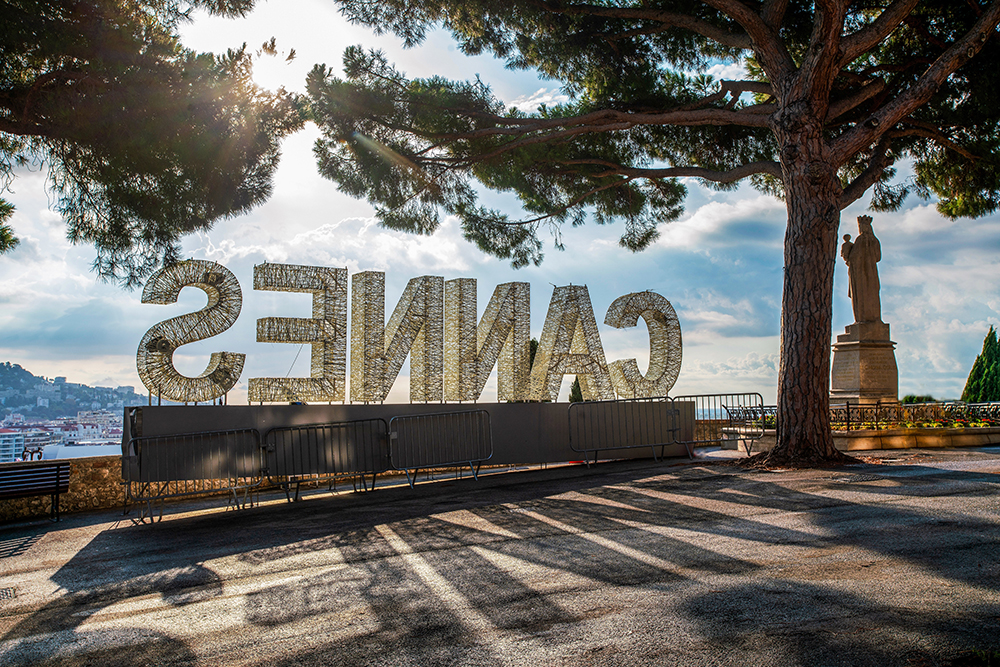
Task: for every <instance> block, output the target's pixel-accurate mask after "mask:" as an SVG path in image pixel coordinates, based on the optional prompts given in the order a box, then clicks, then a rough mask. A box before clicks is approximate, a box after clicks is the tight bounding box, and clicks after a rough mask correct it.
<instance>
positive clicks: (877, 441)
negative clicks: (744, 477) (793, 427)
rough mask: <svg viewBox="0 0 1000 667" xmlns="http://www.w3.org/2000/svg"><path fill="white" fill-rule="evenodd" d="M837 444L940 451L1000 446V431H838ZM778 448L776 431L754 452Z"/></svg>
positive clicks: (729, 443)
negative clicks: (775, 437)
mask: <svg viewBox="0 0 1000 667" xmlns="http://www.w3.org/2000/svg"><path fill="white" fill-rule="evenodd" d="M833 444H834V446H835V447H836V448H837V449H839V450H840V451H842V452H856V451H865V450H873V449H938V448H944V447H986V446H989V445H1000V428H894V429H886V430H884V431H875V430H864V431H834V432H833ZM773 447H774V429H769V430H766V431H764V437H762V438H761V439H760V440H758V441H757V442H755V443H754V445H753V453H757V452H763V451H770V450H771V449H772V448H773ZM737 448H739V449H742V443H741V442H740V441H739V440H736V439H732V440H725V441H723V449H737Z"/></svg>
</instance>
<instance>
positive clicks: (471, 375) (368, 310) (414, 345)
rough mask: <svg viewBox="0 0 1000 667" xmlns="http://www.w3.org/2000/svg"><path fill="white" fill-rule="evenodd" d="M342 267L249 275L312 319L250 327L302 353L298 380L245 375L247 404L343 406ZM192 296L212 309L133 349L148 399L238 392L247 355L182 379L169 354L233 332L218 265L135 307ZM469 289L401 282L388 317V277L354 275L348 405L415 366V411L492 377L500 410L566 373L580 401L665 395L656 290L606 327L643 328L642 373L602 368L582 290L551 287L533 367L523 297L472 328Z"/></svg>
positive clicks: (160, 328)
mask: <svg viewBox="0 0 1000 667" xmlns="http://www.w3.org/2000/svg"><path fill="white" fill-rule="evenodd" d="M347 279H348V275H347V269H331V268H325V267H318V266H298V265H292V264H270V263H265V264H261V265H258V266H255V267H254V289H256V290H271V291H281V292H305V293H308V294H311V295H312V317H303V318H299V317H265V318H261V319H259V320H257V341H258V342H262V343H297V344H302V345H304V344H308V345H310V346H311V349H312V365H311V374H310V377H307V378H251V379H250V382H249V391H248V398H249V400H250V401H252V402H271V403H274V402H281V403H287V402H295V401H304V402H310V401H311V402H326V401H343V400H346V398H347V386H346V385H347V343H348V335H347V315H348V313H347V303H348V295H347V282H348V280H347ZM188 286H191V287H196V288H198V289H201V290H203V291H204V292H205V293H206V294H207V295H208V305H207V306H205V308H203V309H202V310H200V311H198V312H196V313H188V314H186V315H181V316H179V317H174V318H171V319H169V320H165V321H163V322H160V323H159V324H156V325H155V326H153V327H152V328H150V329H149V331H147V332H146V335H145V336H143V337H142V340H141V341H140V343H139V349H138V352H137V354H136V366H137V368H138V371H139V378H140V379H141V380H142V382H143V384H144V385H146V387H147V388H148V389H149V391H150V392H151V393H152V394H155V395H157V396H159V397H161V398H166V399H168V400H173V401H183V402H192V401H193V402H199V401H210V400H213V399H215V398H218V397H220V396H223V395H224V394H225V393H226V392H228V391H229V390H230V389H232V387H233V386H235V384H236V382H237V380H239V377H240V374H241V373H242V371H243V362H244V361H245V359H246V355H244V354H237V353H235V352H215V353H212V356H211V359H210V361H209V365H208V368H207V369H206V370H205V372H204V373H202V374H201V375H199V376H198V377H187V376H184V375H181V374H180V373H179V372H178V371H177V370H176V369H175V368H174V366H173V353H174V350H176V349H177V348H178V347H180V346H181V345H184V344H185V343H192V342H195V341H199V340H204V339H206V338H211V337H212V336H215V335H218V334H220V333H222V332H223V331H225V330H227V329H229V328H230V327H231V326H232V325H233V323H235V322H236V319H237V317H238V316H239V313H240V308H241V305H242V291H241V289H240V285H239V282H238V281H237V280H236V277H235V276H234V275H233V274H232V273H231V272H230V271H229V270H228V269H226V268H225V267H224V266H222V265H221V264H217V263H215V262H208V261H203V260H189V261H185V262H179V263H177V264H174V265H172V266H169V267H167V268H164V269H161V270H159V271H157V272H156V273H155V274H154V275H153V277H152V278H150V280H149V283H148V284H147V285H146V288H145V289H144V290H143V293H142V301H143V303H160V304H169V303H176V301H177V296H178V294H179V293H180V290H181V289H182V288H184V287H188ZM476 301H477V300H476V280H475V279H474V278H456V279H454V280H448V281H445V280H444V279H443V278H441V277H438V276H421V277H419V278H413V279H411V280H410V281H409V283H408V284H407V286H406V289H405V290H403V295H402V296H401V297H400V299H399V302H398V303H397V304H396V307H395V308H394V310H393V312H392V315H391V316H390V317H389V321H388V322H386V321H385V274H384V273H381V272H379V271H364V272H361V273H356V274H354V275H353V276H352V277H351V313H350V315H351V332H350V347H351V355H350V356H351V363H350V378H351V380H350V398H351V400H352V401H359V402H381V401H384V400H385V399H386V397H387V396H388V394H389V390H390V389H391V388H392V384H393V382H395V380H396V376H397V375H399V370H400V368H401V367H402V365H403V362H404V361H405V360H406V357H407V356H409V358H410V400H411V401H427V402H438V401H475V400H478V399H479V396H480V395H481V394H482V392H483V388H484V387H485V385H486V381H487V379H488V378H489V376H490V373H491V372H492V370H493V368H494V367H495V368H496V369H497V398H498V400H501V401H554V400H556V398H557V396H558V393H559V387H560V385H561V384H562V379H563V376H565V375H575V376H577V378H579V380H580V388H581V390H582V392H583V396H584V398H585V399H587V400H609V399H614V398H615V395H616V394H617V395H618V396H619V397H621V398H644V397H651V396H666V395H667V392H669V391H670V389H671V387H673V385H674V382H675V381H676V380H677V375H678V373H679V372H680V367H681V329H680V323H679V322H678V321H677V315H676V313H675V312H674V309H673V307H672V306H671V305H670V302H669V301H667V300H666V299H665V298H663V297H662V296H660V295H659V294H656V293H655V292H635V293H633V294H626V295H625V296H622V297H619V298H618V299H616V300H615V301H614V303H612V304H611V306H610V308H608V311H607V315H606V316H605V318H604V322H605V324H607V325H609V326H612V327H615V328H626V327H634V326H636V325H637V324H638V321H639V318H642V319H643V321H644V322H645V323H646V327H647V329H648V331H649V369H648V371H647V373H646V375H643V374H642V373H641V372H640V371H639V367H638V364H637V363H636V361H635V359H624V360H618V361H613V362H611V363H610V364H608V363H607V361H606V360H605V356H604V348H603V346H602V344H601V336H600V333H599V332H598V330H597V321H596V319H595V317H594V309H593V306H592V305H591V301H590V293H589V292H588V291H587V288H586V287H585V286H575V285H569V286H565V287H556V288H555V290H554V291H553V293H552V298H551V300H550V302H549V310H548V314H547V315H546V316H545V324H544V326H543V327H542V335H541V337H540V339H539V343H538V350H537V352H536V354H535V360H534V364H531V363H530V361H529V359H530V337H531V334H530V324H531V314H530V305H531V300H530V288H529V285H528V284H527V283H519V282H513V283H504V284H503V285H498V286H497V287H496V289H495V290H494V291H493V296H492V298H490V301H489V303H488V304H487V306H486V309H485V311H484V313H483V315H482V317H481V318H480V319H479V320H478V321H477V319H476V315H477V302H476Z"/></svg>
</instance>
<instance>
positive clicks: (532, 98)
mask: <svg viewBox="0 0 1000 667" xmlns="http://www.w3.org/2000/svg"><path fill="white" fill-rule="evenodd" d="M569 100H570V98H569V95H564V94H563V93H560V92H559V90H558V89H557V88H539V89H538V90H536V91H535V92H533V93H531V94H530V95H520V96H518V97H515V98H514V99H513V100H511V101H510V103H509V104H508V105H507V106H511V107H514V108H515V109H517V110H519V111H523V112H524V113H535V112H536V111H538V107H540V106H541V105H543V104H544V105H546V106H554V105H556V104H564V103H566V102H569Z"/></svg>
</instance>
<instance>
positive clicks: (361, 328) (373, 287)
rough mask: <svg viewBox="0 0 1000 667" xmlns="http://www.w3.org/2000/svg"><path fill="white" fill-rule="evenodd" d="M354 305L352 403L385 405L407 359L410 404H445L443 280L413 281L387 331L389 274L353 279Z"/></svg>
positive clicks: (424, 278) (372, 273)
mask: <svg viewBox="0 0 1000 667" xmlns="http://www.w3.org/2000/svg"><path fill="white" fill-rule="evenodd" d="M351 300H352V304H351V310H352V312H351V400H354V401H365V402H370V401H384V400H385V397H386V396H387V395H388V394H389V390H390V389H391V388H392V383H393V382H394V381H395V380H396V376H397V375H399V369H400V368H401V367H402V365H403V361H404V360H405V359H406V355H407V354H409V355H410V400H411V401H440V400H442V397H443V386H442V384H443V383H442V374H443V360H442V353H443V337H444V278H441V277H438V276H421V277H419V278H412V279H410V282H409V283H407V285H406V289H405V290H403V295H402V296H401V297H400V298H399V303H397V304H396V308H395V309H394V310H393V312H392V316H391V317H390V318H389V322H388V323H387V324H384V325H383V317H384V313H385V274H384V273H382V272H381V271H363V272H361V273H356V274H354V276H353V279H352V297H351Z"/></svg>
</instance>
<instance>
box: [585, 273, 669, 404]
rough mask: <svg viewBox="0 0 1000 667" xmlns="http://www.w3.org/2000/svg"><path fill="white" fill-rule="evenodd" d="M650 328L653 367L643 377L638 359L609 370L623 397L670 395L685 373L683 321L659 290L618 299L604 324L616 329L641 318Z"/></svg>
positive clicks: (610, 367)
mask: <svg viewBox="0 0 1000 667" xmlns="http://www.w3.org/2000/svg"><path fill="white" fill-rule="evenodd" d="M640 317H641V318H642V319H643V320H644V321H645V322H646V328H647V329H648V330H649V370H648V371H647V372H646V375H645V376H643V375H642V373H640V372H639V365H638V364H637V363H636V361H635V359H621V360H618V361H613V362H611V365H610V366H609V367H608V372H609V373H610V374H611V383H612V384H613V385H614V388H615V391H616V392H617V393H618V395H619V396H620V397H622V398H647V397H651V396H666V395H667V394H668V393H669V392H670V389H671V388H672V387H673V386H674V383H675V382H676V381H677V376H678V375H679V374H680V372H681V323H680V322H679V321H678V320H677V313H675V312H674V307H673V306H671V305H670V302H669V301H667V300H666V299H664V298H663V297H662V296H660V295H659V294H657V293H656V292H633V293H632V294H626V295H625V296H620V297H618V298H617V299H615V301H614V303H612V304H611V306H609V307H608V313H607V315H606V316H605V317H604V323H605V324H607V325H608V326H612V327H615V328H616V329H624V328H626V327H634V326H636V324H637V323H638V322H639V318H640Z"/></svg>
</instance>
